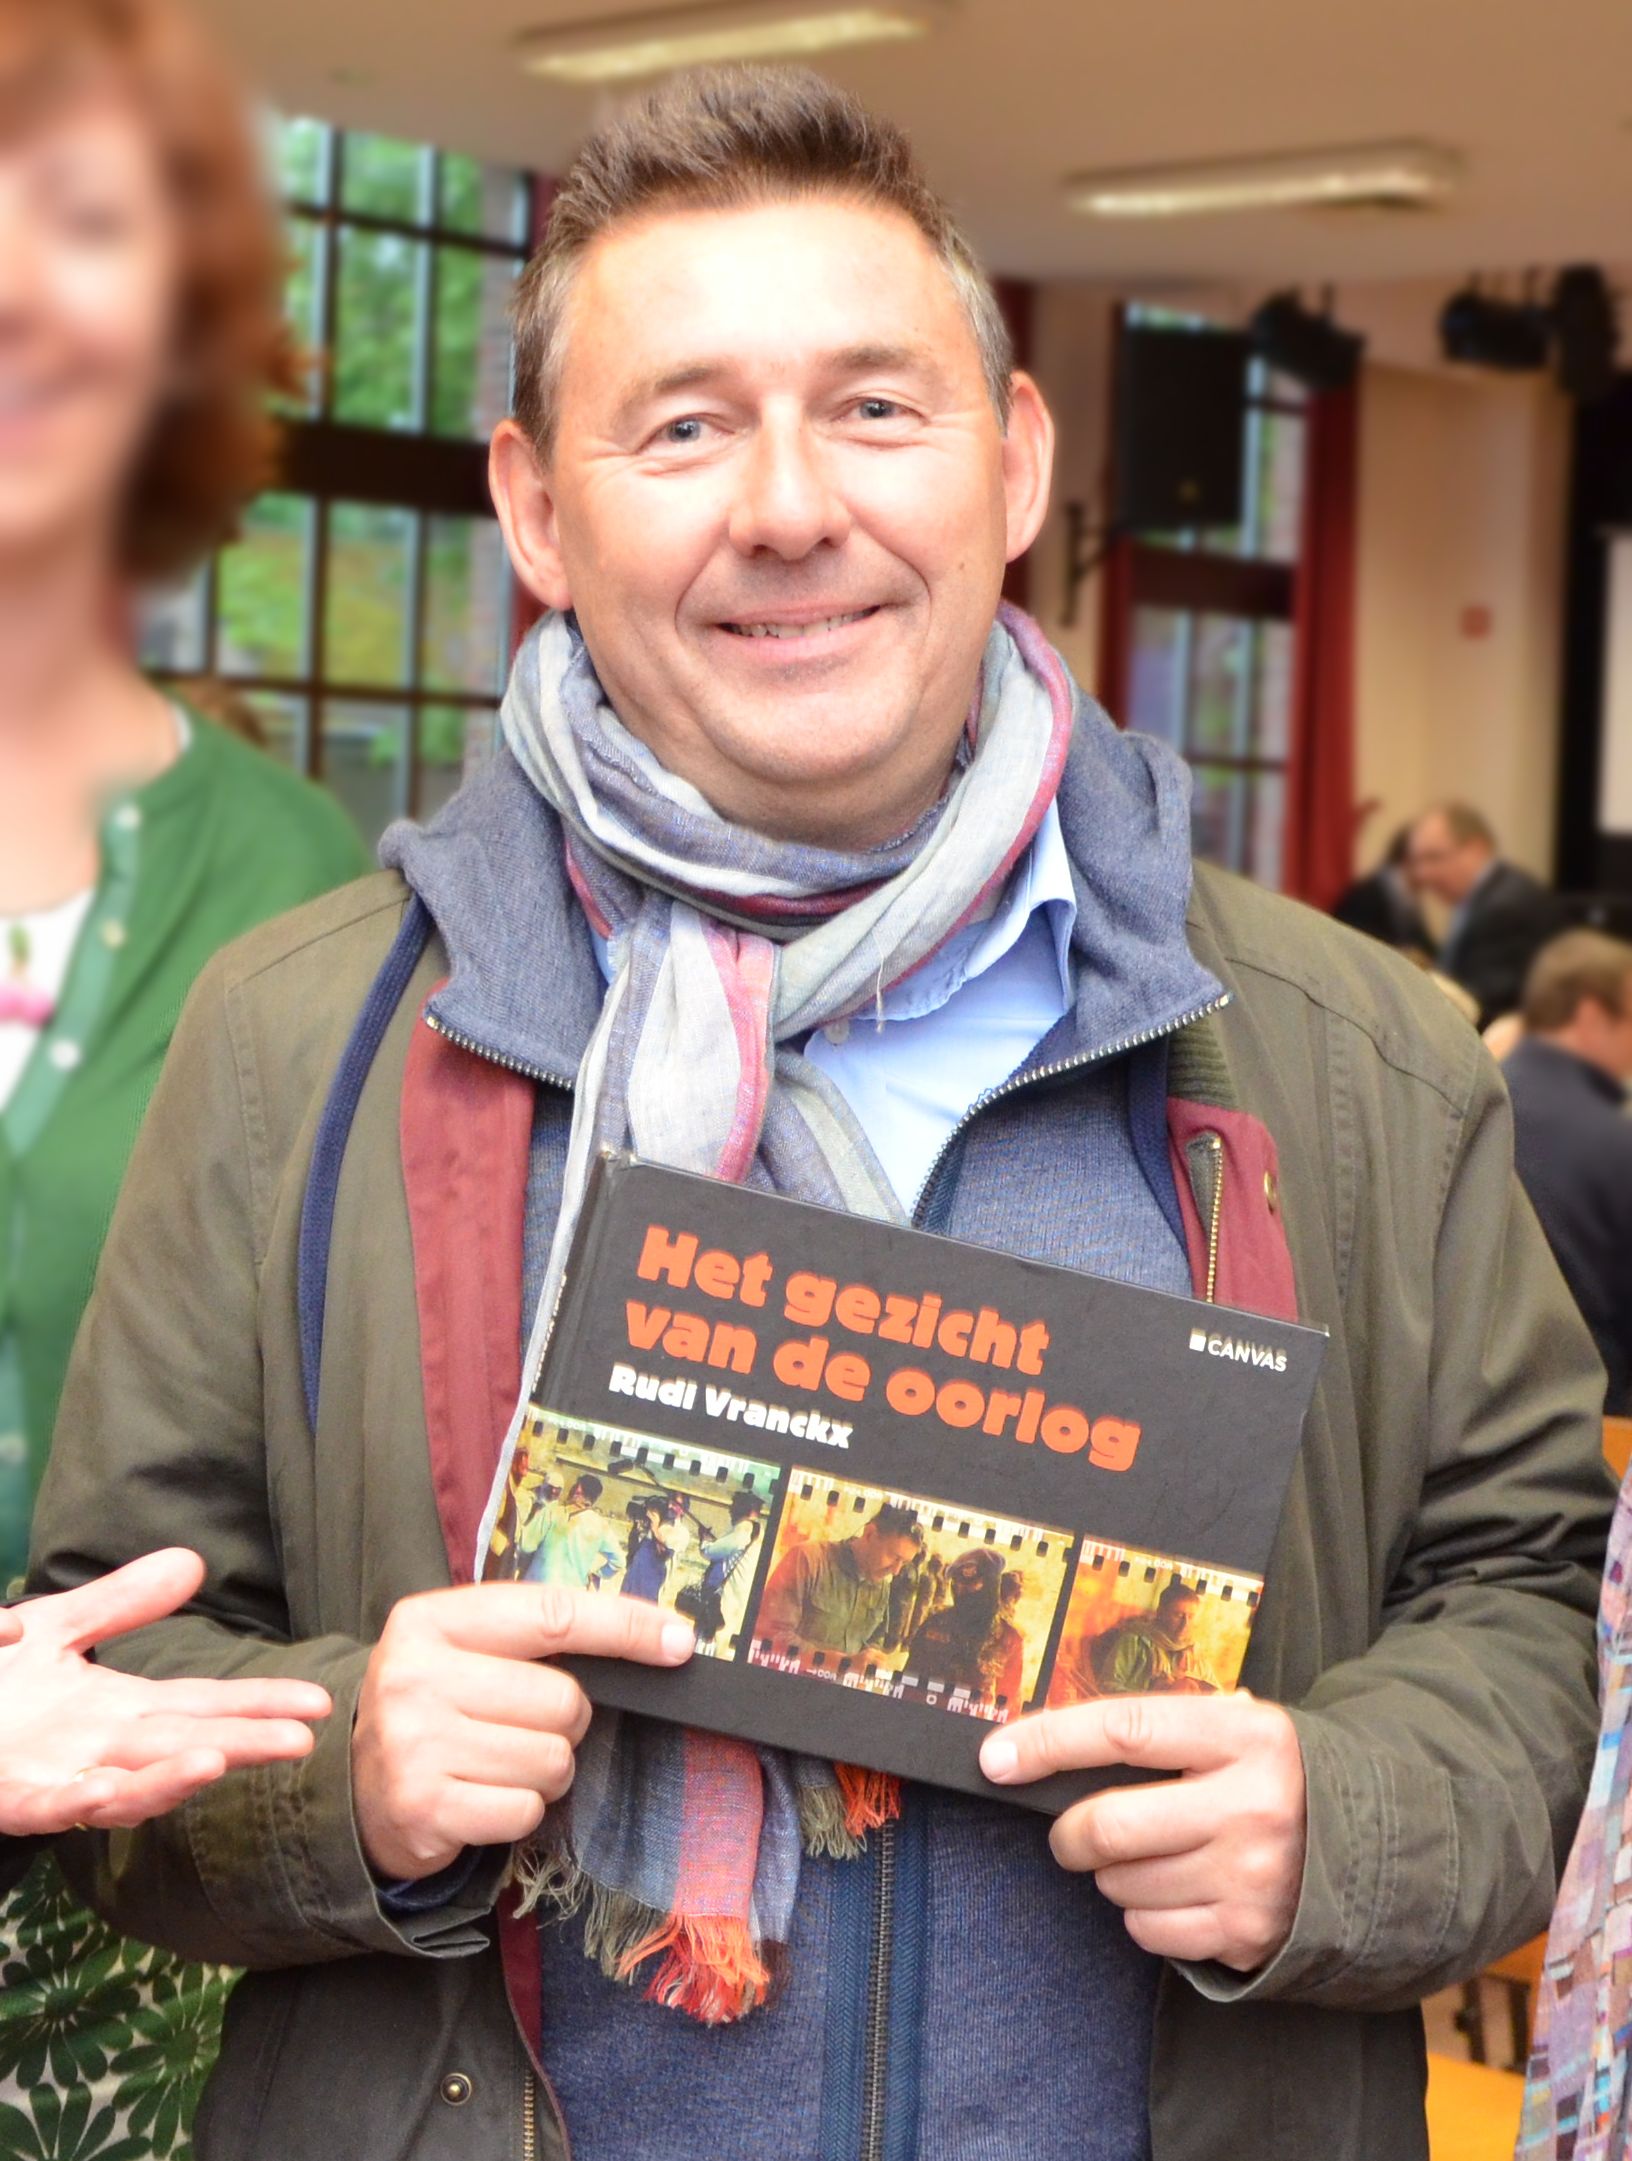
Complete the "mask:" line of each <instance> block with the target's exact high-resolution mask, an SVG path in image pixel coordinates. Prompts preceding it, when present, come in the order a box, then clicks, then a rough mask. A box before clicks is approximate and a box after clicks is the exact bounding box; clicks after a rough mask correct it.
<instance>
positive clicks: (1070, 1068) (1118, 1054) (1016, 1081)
mask: <svg viewBox="0 0 1632 2161" xmlns="http://www.w3.org/2000/svg"><path fill="white" fill-rule="evenodd" d="M1229 1002H1230V994H1229V992H1228V991H1225V992H1223V993H1222V994H1221V995H1220V996H1219V997H1217V998H1209V999H1208V1000H1207V1002H1206V1004H1205V1005H1198V1006H1196V1007H1195V1008H1194V1009H1193V1010H1192V1011H1191V1012H1189V1013H1181V1014H1180V1016H1179V1018H1178V1019H1177V1020H1175V1021H1170V1022H1169V1023H1168V1024H1167V1026H1166V1027H1164V1028H1142V1029H1140V1030H1139V1032H1138V1034H1137V1035H1129V1036H1124V1037H1123V1038H1122V1039H1121V1041H1120V1042H1117V1043H1107V1044H1105V1045H1104V1046H1103V1048H1101V1049H1099V1050H1091V1051H1082V1052H1079V1054H1078V1055H1077V1056H1076V1057H1075V1058H1059V1059H1056V1060H1055V1062H1054V1063H1053V1064H1052V1065H1044V1066H1038V1067H1036V1068H1035V1070H1034V1071H1032V1072H1030V1073H1013V1074H1011V1075H1010V1076H1009V1078H1008V1079H1007V1080H1006V1081H999V1083H998V1084H997V1086H996V1087H995V1088H987V1089H984V1090H983V1091H982V1092H981V1093H980V1094H979V1095H978V1096H976V1098H975V1100H974V1101H973V1103H971V1104H970V1106H969V1108H968V1109H967V1110H966V1111H965V1112H964V1114H963V1116H962V1117H961V1118H960V1119H959V1120H958V1122H957V1124H956V1125H955V1126H954V1127H953V1128H952V1130H951V1132H950V1133H949V1134H948V1135H947V1136H946V1139H945V1140H944V1141H942V1143H941V1145H940V1148H939V1149H938V1150H937V1152H936V1156H935V1160H934V1162H933V1163H931V1165H930V1166H929V1171H928V1174H927V1176H926V1177H925V1179H924V1182H923V1184H922V1185H921V1186H920V1187H919V1188H918V1198H917V1200H916V1201H914V1203H913V1207H912V1221H913V1222H914V1223H915V1224H918V1225H922V1223H923V1219H924V1211H925V1208H926V1206H927V1204H928V1202H929V1199H930V1197H931V1195H932V1194H933V1193H934V1191H935V1186H936V1181H937V1180H938V1179H939V1177H940V1174H941V1167H942V1165H943V1164H944V1163H945V1161H946V1159H947V1157H948V1156H949V1155H950V1154H951V1152H952V1148H953V1146H954V1144H955V1143H956V1142H957V1141H958V1139H959V1138H960V1137H961V1136H962V1134H963V1133H964V1131H965V1129H966V1128H967V1127H968V1126H970V1125H972V1124H973V1122H974V1120H975V1119H976V1118H978V1117H979V1115H980V1113H981V1112H982V1111H984V1110H989V1109H990V1107H991V1106H992V1104H994V1103H1000V1102H1001V1101H1002V1100H1003V1098H1004V1097H1005V1096H1011V1095H1018V1094H1019V1093H1020V1092H1021V1090H1022V1089H1025V1088H1034V1087H1036V1086H1037V1084H1038V1083H1039V1082H1040V1081H1046V1080H1054V1079H1056V1078H1057V1077H1058V1076H1059V1075H1060V1074H1061V1073H1075V1072H1077V1071H1079V1070H1080V1069H1081V1068H1082V1067H1083V1066H1091V1065H1105V1064H1108V1063H1109V1062H1110V1060H1111V1059H1113V1058H1125V1057H1126V1056H1127V1054H1128V1052H1129V1051H1131V1050H1141V1049H1143V1047H1144V1046H1145V1045H1146V1044H1147V1043H1159V1042H1160V1041H1161V1039H1162V1037H1163V1036H1169V1035H1177V1034H1178V1033H1179V1031H1180V1029H1181V1028H1191V1027H1194V1025H1195V1023H1196V1022H1197V1021H1198V1020H1205V1019H1206V1018H1207V1017H1208V1015H1209V1014H1211V1013H1217V1012H1220V1011H1222V1009H1223V1008H1224V1007H1225V1006H1227V1005H1228V1004H1229Z"/></svg>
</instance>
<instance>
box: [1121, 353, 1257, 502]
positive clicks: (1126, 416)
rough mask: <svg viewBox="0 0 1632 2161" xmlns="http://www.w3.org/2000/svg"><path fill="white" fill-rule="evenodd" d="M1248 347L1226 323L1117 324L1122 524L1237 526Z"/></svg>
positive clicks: (1240, 487)
mask: <svg viewBox="0 0 1632 2161" xmlns="http://www.w3.org/2000/svg"><path fill="white" fill-rule="evenodd" d="M1251 354H1252V347H1251V343H1250V341H1249V340H1248V339H1247V338H1246V337H1245V336H1243V335H1242V334H1241V333H1240V332H1238V331H1234V330H1164V329H1157V328H1154V327H1152V326H1151V325H1149V324H1145V323H1125V324H1124V325H1123V328H1122V337H1121V343H1120V346H1119V348H1118V352H1117V359H1116V440H1115V445H1114V448H1113V454H1112V472H1113V474H1114V476H1115V502H1114V503H1113V505H1112V518H1113V520H1114V522H1115V524H1116V525H1117V526H1118V527H1120V528H1121V529H1122V530H1123V531H1128V530H1130V529H1131V530H1134V531H1138V530H1140V529H1144V530H1147V531H1155V532H1171V531H1173V530H1174V529H1175V528H1178V527H1182V526H1187V525H1210V526H1230V525H1237V524H1239V523H1240V519H1241V489H1242V456H1243V440H1244V435H1245V430H1244V429H1243V427H1242V424H1241V422H1242V415H1243V412H1244V410H1245V406H1246V397H1247V363H1248V361H1249V360H1250V358H1251Z"/></svg>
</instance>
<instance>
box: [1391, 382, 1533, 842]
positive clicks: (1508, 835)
mask: <svg viewBox="0 0 1632 2161" xmlns="http://www.w3.org/2000/svg"><path fill="white" fill-rule="evenodd" d="M1360 425H1361V438H1360V517H1359V540H1360V555H1359V592H1358V650H1357V656H1356V662H1357V667H1356V673H1357V681H1356V698H1357V712H1356V746H1355V748H1356V772H1355V794H1356V800H1357V801H1358V802H1361V803H1364V802H1366V801H1367V800H1368V799H1371V798H1375V799H1376V800H1377V802H1378V805H1379V807H1378V809H1377V811H1376V813H1375V814H1374V816H1373V818H1372V820H1371V821H1370V823H1369V824H1368V825H1367V826H1366V828H1365V829H1364V831H1363V833H1362V836H1361V855H1362V858H1363V859H1367V860H1369V859H1370V857H1371V856H1372V855H1374V854H1375V853H1376V852H1377V851H1378V849H1379V848H1380V847H1381V845H1382V843H1383V841H1384V839H1385V838H1386V836H1387V835H1388V834H1389V833H1390V832H1392V830H1393V828H1394V826H1395V825H1396V824H1397V823H1398V822H1400V821H1401V820H1402V819H1404V818H1406V817H1408V816H1409V815H1410V814H1411V813H1412V812H1413V811H1415V810H1417V809H1419V808H1420V807H1421V806H1422V805H1423V804H1424V803H1426V802H1430V801H1432V800H1433V799H1434V798H1435V797H1438V796H1447V795H1455V796H1462V797H1465V798H1466V799H1467V800H1468V801H1470V802H1472V803H1474V804H1476V805H1477V806H1478V808H1479V809H1481V810H1482V811H1484V813H1485V814H1486V816H1487V817H1488V818H1489V819H1490V820H1491V823H1492V824H1493V825H1494V826H1495V828H1496V831H1497V833H1498V834H1499V836H1500V837H1501V841H1502V844H1503V847H1504V850H1505V852H1506V853H1508V854H1509V855H1510V856H1511V857H1512V858H1513V860H1514V861H1515V862H1519V863H1523V864H1525V865H1526V866H1527V867H1528V868H1530V869H1533V870H1535V871H1537V872H1539V873H1541V874H1543V875H1546V874H1548V873H1550V871H1551V868H1552V828H1553V811H1554V804H1555V799H1556V791H1557V767H1558V672H1559V638H1560V621H1561V608H1562V594H1563V548H1564V514H1565V496H1566V466H1567V455H1568V408H1567V407H1566V406H1565V404H1564V402H1563V400H1562V399H1561V398H1560V397H1559V396H1558V395H1557V394H1556V392H1554V391H1553V390H1552V388H1551V387H1550V386H1549V385H1548V384H1546V383H1544V382H1542V381H1540V380H1539V379H1536V378H1529V377H1525V378H1515V379H1503V378H1500V377H1494V376H1488V375H1480V376H1470V375H1463V374H1459V373H1457V374H1453V373H1451V372H1449V371H1444V370H1439V371H1434V372H1428V371H1422V370H1412V369H1406V368H1399V367H1391V366H1387V365H1380V366H1368V368H1367V370H1366V373H1365V378H1364V384H1363V392H1362V402H1361V415H1360ZM1470 611H1484V613H1485V615H1486V617H1488V626H1489V627H1488V629H1483V630H1482V629H1481V628H1480V625H1479V623H1478V622H1477V621H1476V620H1470V619H1469V616H1470Z"/></svg>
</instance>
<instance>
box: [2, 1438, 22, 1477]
mask: <svg viewBox="0 0 1632 2161" xmlns="http://www.w3.org/2000/svg"><path fill="white" fill-rule="evenodd" d="M27 1461H28V1443H27V1442H26V1441H25V1440H24V1439H23V1436H22V1435H21V1434H20V1433H0V1471H15V1470H20V1469H21V1468H22V1466H23V1465H24V1464H25V1463H26V1462H27Z"/></svg>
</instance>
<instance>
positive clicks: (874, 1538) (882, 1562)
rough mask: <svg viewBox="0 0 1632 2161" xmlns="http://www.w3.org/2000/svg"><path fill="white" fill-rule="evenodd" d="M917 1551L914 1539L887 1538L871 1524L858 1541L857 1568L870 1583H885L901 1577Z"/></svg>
mask: <svg viewBox="0 0 1632 2161" xmlns="http://www.w3.org/2000/svg"><path fill="white" fill-rule="evenodd" d="M917 1551H918V1547H917V1542H916V1541H915V1540H914V1539H911V1538H906V1537H895V1536H890V1537H887V1536H886V1535H885V1534H884V1533H883V1532H882V1531H878V1530H875V1529H874V1527H873V1526H872V1524H870V1523H869V1524H868V1526H867V1528H866V1530H864V1531H863V1532H862V1534H861V1536H860V1537H859V1538H858V1539H857V1540H856V1566H857V1568H858V1569H859V1570H860V1571H861V1573H862V1575H863V1576H864V1577H865V1578H866V1579H867V1581H868V1582H869V1583H884V1582H886V1581H888V1579H889V1578H890V1577H891V1576H898V1575H900V1573H901V1571H902V1569H903V1568H905V1567H906V1565H907V1563H908V1562H909V1561H910V1560H911V1559H912V1557H913V1555H914V1554H915V1553H916V1552H917Z"/></svg>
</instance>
